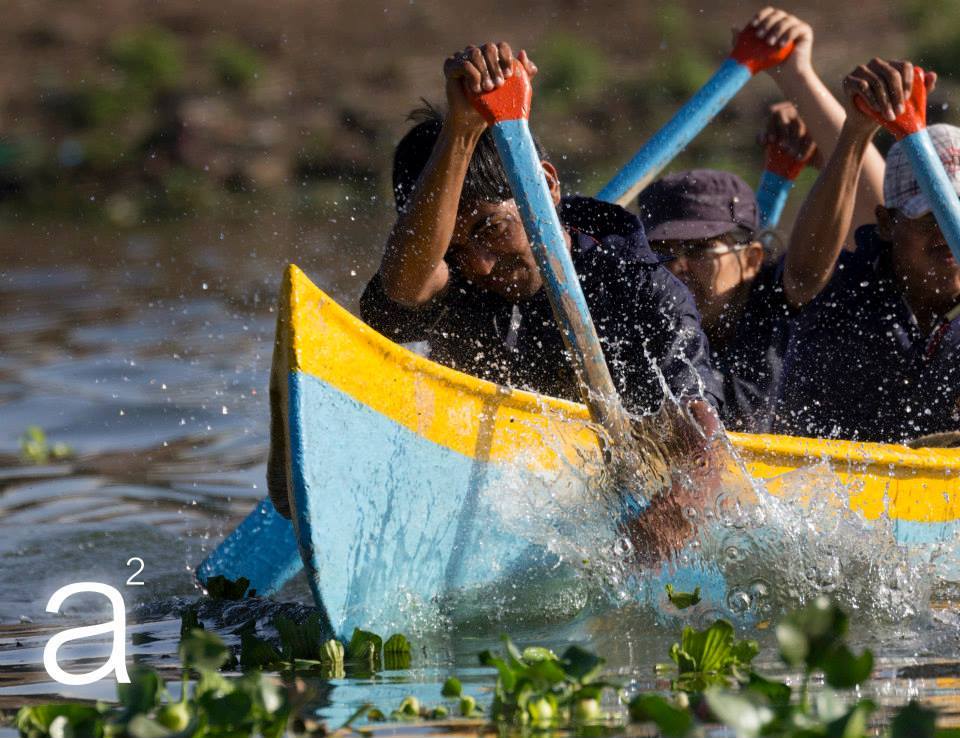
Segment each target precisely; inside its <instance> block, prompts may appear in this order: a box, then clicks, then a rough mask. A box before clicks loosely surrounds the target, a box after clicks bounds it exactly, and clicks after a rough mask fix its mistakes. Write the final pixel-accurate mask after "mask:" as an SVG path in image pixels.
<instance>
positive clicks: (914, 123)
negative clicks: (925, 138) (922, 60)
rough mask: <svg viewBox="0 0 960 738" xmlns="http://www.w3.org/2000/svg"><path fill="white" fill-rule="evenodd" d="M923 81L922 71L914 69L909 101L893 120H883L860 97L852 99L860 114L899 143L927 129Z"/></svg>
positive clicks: (925, 90) (925, 91) (925, 92)
mask: <svg viewBox="0 0 960 738" xmlns="http://www.w3.org/2000/svg"><path fill="white" fill-rule="evenodd" d="M925 79H926V74H924V71H923V70H922V69H921V68H920V67H914V68H913V89H912V90H911V91H910V99H909V100H907V102H906V104H905V105H904V107H905V108H906V109H905V110H904V111H903V112H902V113H901V114H900V115H898V116H897V117H896V119H895V120H887V119H886V118H884V117H883V115H882V114H881V113H880V112H878V111H876V110H874V109H873V108H871V107H870V106H869V105H867V101H866V100H864V99H863V98H862V97H861V96H860V95H857V96H856V98H854V102H855V103H856V105H857V107H858V108H860V110H861V112H863V113H864V114H866V115H868V116H870V117H871V118H873V119H874V120H875V121H876V122H877V123H879V124H880V125H881V126H883V127H884V128H886V129H887V130H888V131H890V133H892V134H893V135H894V136H895V137H896V139H897V140H898V141H899V140H900V139H901V138H906V137H907V136H909V135H910V134H911V133H916V132H917V131H919V130H921V129H923V128H926V127H927V85H926V84H925Z"/></svg>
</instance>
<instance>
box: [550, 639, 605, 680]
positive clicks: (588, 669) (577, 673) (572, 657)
mask: <svg viewBox="0 0 960 738" xmlns="http://www.w3.org/2000/svg"><path fill="white" fill-rule="evenodd" d="M603 664H604V660H603V659H602V658H600V657H599V656H597V655H596V654H595V653H592V652H590V651H587V650H586V649H584V648H581V647H580V646H570V648H568V649H567V650H566V651H564V652H563V658H562V659H561V660H560V665H561V666H562V667H563V670H564V671H565V672H566V674H567V676H569V677H571V678H572V679H574V680H575V681H577V682H581V683H586V682H589V681H590V680H591V679H593V678H594V677H595V676H596V675H597V674H599V673H600V669H602V668H603Z"/></svg>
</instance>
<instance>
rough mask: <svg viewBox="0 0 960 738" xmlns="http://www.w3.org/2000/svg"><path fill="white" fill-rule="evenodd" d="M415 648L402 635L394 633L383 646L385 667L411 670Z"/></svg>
mask: <svg viewBox="0 0 960 738" xmlns="http://www.w3.org/2000/svg"><path fill="white" fill-rule="evenodd" d="M412 650H413V648H412V647H411V646H410V641H408V640H407V637H406V636H405V635H403V634H402V633H394V634H393V635H392V636H390V637H389V638H388V639H387V642H386V643H384V644H383V665H384V668H386V669H409V668H410V653H411V651H412Z"/></svg>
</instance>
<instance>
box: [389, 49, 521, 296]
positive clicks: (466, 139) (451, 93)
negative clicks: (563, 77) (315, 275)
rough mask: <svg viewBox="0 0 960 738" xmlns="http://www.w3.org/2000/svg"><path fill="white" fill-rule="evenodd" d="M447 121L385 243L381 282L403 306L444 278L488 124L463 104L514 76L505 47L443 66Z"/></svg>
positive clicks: (473, 52) (468, 53) (435, 289)
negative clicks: (468, 181) (469, 172)
mask: <svg viewBox="0 0 960 738" xmlns="http://www.w3.org/2000/svg"><path fill="white" fill-rule="evenodd" d="M517 59H518V60H519V61H520V62H521V63H522V64H523V65H524V67H525V68H526V70H527V74H528V75H529V76H530V77H533V76H534V75H535V74H536V73H537V68H536V66H535V65H534V64H533V62H531V61H530V59H529V58H528V57H527V55H526V52H524V51H521V52H520V53H519V54H518V55H517ZM443 73H444V76H445V77H446V95H447V116H446V118H445V119H444V122H443V127H442V129H441V131H440V136H439V138H438V140H437V142H436V144H435V145H434V148H433V152H432V153H431V155H430V159H429V160H428V161H427V165H426V167H425V168H424V170H423V172H421V174H420V178H419V179H418V180H417V184H416V187H414V191H413V192H412V193H411V195H410V198H409V199H408V201H407V203H406V206H405V207H404V209H403V212H402V213H401V214H400V216H399V217H398V218H397V222H396V224H395V225H394V226H393V230H391V231H390V235H389V237H388V238H387V245H386V249H385V250H384V254H383V260H382V261H381V263H380V270H379V274H380V283H381V285H382V286H383V290H384V292H385V293H386V295H387V297H389V298H390V299H391V300H394V301H395V302H398V303H400V304H401V305H404V306H406V307H418V306H420V305H424V304H426V303H428V302H430V300H432V299H433V298H434V297H435V296H436V295H437V294H438V293H439V292H440V291H441V290H443V288H444V287H446V285H447V280H448V279H449V276H450V274H449V271H448V269H447V264H446V262H445V261H444V256H446V253H447V249H448V248H450V243H451V241H452V239H453V235H454V230H455V228H456V225H457V209H458V207H459V205H460V194H461V193H462V191H463V180H464V178H465V177H466V174H467V168H468V167H469V165H470V159H471V157H472V156H473V152H474V150H475V149H476V146H477V142H478V141H479V140H480V136H481V135H483V132H484V131H485V130H486V128H487V123H486V121H485V120H484V119H483V118H482V117H481V116H480V114H479V113H478V112H477V111H476V110H474V108H473V105H472V104H471V103H470V100H469V98H468V97H467V92H466V90H467V89H468V88H469V89H471V90H472V91H473V92H474V93H480V92H489V91H490V90H493V89H495V88H497V87H499V86H501V85H502V84H503V83H504V80H505V78H506V77H509V76H511V75H512V74H513V51H512V50H511V49H510V45H509V44H506V43H503V42H501V43H499V44H494V43H487V44H484V45H483V46H479V47H478V46H468V47H467V48H466V49H464V50H463V51H461V52H459V53H457V54H454V55H453V56H451V57H449V58H448V59H447V60H446V62H445V63H444V65H443Z"/></svg>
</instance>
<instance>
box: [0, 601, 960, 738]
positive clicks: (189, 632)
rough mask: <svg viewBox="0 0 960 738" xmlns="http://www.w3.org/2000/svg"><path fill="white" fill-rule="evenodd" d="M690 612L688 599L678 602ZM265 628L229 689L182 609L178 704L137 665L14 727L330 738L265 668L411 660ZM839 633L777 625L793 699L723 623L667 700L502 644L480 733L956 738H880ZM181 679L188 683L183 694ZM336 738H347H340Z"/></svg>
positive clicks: (924, 727)
mask: <svg viewBox="0 0 960 738" xmlns="http://www.w3.org/2000/svg"><path fill="white" fill-rule="evenodd" d="M674 594H677V595H679V594H685V593H674ZM686 601H687V600H686V599H685V598H684V599H682V600H681V603H684V602H686ZM275 625H276V626H277V630H278V632H279V633H280V636H281V648H280V650H277V649H276V648H275V647H274V646H273V645H271V644H270V643H269V642H267V641H265V640H262V639H260V638H258V637H257V636H256V634H255V633H254V631H253V629H252V628H245V629H244V630H243V631H242V632H241V649H240V664H241V666H243V667H244V668H247V667H251V670H250V671H249V672H248V673H246V674H244V675H243V676H241V677H226V676H224V675H222V674H221V673H220V669H221V668H223V667H224V666H225V665H227V664H229V663H230V662H231V654H230V651H229V649H228V648H227V647H226V646H225V645H224V644H223V641H222V640H221V639H220V638H219V637H218V636H216V635H215V634H212V633H208V632H206V631H204V630H203V629H202V624H200V622H199V619H198V618H197V614H196V610H189V611H187V613H185V615H184V628H183V634H182V637H181V643H180V649H179V654H180V659H181V662H182V664H183V667H184V671H183V682H182V683H183V686H182V689H181V694H180V697H179V698H178V699H174V698H173V697H172V696H171V695H170V693H169V692H168V691H167V689H166V687H165V686H164V684H163V682H162V680H161V679H160V677H159V676H158V675H157V673H156V672H155V671H153V670H151V669H148V668H145V667H142V666H139V667H136V668H135V669H133V670H132V671H131V682H130V684H124V685H120V686H119V688H118V691H117V700H118V704H117V705H115V706H114V705H105V704H103V703H97V704H76V703H72V704H71V703H68V704H50V705H35V706H30V707H24V708H21V710H20V711H19V712H18V714H17V717H16V725H17V728H18V729H19V730H20V733H21V735H23V736H26V737H27V738H47V737H48V736H49V737H50V738H63V737H64V736H72V737H73V738H121V737H122V736H130V737H131V738H188V737H189V738H226V736H237V737H239V736H247V735H261V736H264V738H280V736H281V735H283V734H284V733H285V732H287V733H290V734H292V735H301V734H312V735H320V734H326V727H325V726H323V725H322V724H319V723H317V722H316V721H315V720H314V719H312V718H308V717H300V716H298V715H297V714H296V711H297V696H298V694H299V691H298V689H297V688H294V689H292V690H291V689H285V688H284V687H283V686H282V685H281V684H280V683H279V682H278V681H276V680H275V679H272V678H270V677H268V676H266V675H264V674H263V672H262V671H261V669H262V668H263V667H264V666H271V667H274V668H277V669H278V670H288V669H290V668H292V669H293V670H297V669H301V668H308V667H310V666H311V665H316V664H326V665H327V666H328V667H329V666H330V665H337V664H339V665H340V667H341V668H342V666H343V664H344V663H349V662H350V660H351V659H352V660H354V663H357V662H359V663H361V664H363V665H364V667H365V668H372V667H373V666H374V665H375V664H376V663H379V661H380V659H381V658H382V659H383V660H384V661H388V658H389V657H388V654H393V655H403V656H405V657H406V658H409V655H410V652H411V650H412V649H411V648H410V643H409V641H408V640H407V639H406V638H405V637H404V636H402V635H400V634H396V635H394V636H391V637H390V638H389V639H387V641H386V644H385V645H384V643H383V640H382V639H381V638H380V637H379V636H377V635H376V634H375V633H372V632H370V631H364V630H360V629H357V630H356V631H355V632H354V634H353V637H352V638H351V639H350V643H349V644H347V645H346V646H344V644H343V643H342V642H340V641H337V640H329V639H328V640H326V641H323V629H322V627H321V624H320V620H319V616H314V617H313V618H310V619H308V620H307V621H306V622H304V623H302V624H296V623H293V622H292V621H290V620H288V619H281V618H278V619H277V621H276V622H275ZM848 625H849V622H848V619H847V616H846V614H845V613H844V612H842V611H841V610H840V609H839V608H838V607H837V606H836V605H835V604H834V603H832V602H830V601H829V600H828V599H826V598H822V597H821V598H818V599H817V600H815V601H813V602H811V603H810V604H809V605H807V606H806V607H804V608H802V609H800V610H798V611H796V612H793V613H791V614H790V615H788V616H787V617H785V618H784V619H783V620H782V621H781V622H780V624H779V625H778V626H777V628H776V636H777V643H778V647H779V654H780V658H781V660H782V661H783V663H784V664H785V665H786V666H788V667H790V668H793V669H799V670H800V671H801V673H802V674H803V681H802V684H801V686H800V688H799V690H798V691H796V692H795V691H794V689H793V688H792V687H791V686H790V685H788V684H787V683H786V682H783V681H778V680H774V679H770V678H768V677H766V676H763V675H761V674H759V673H758V672H757V671H756V670H754V669H753V666H752V660H753V658H754V657H755V656H756V655H757V652H758V650H759V649H758V647H757V644H756V643H755V642H753V641H749V640H743V641H738V640H736V638H735V637H734V632H733V627H732V626H731V625H730V624H729V623H727V622H726V621H723V620H718V621H716V622H715V623H713V624H712V625H711V626H710V627H708V628H706V629H704V630H702V631H697V630H694V629H693V628H689V627H687V628H684V630H683V632H682V633H681V637H680V641H679V642H677V643H674V644H673V646H672V647H671V648H670V657H671V659H672V661H673V666H672V667H670V668H671V669H675V670H676V672H677V678H676V679H674V680H672V681H671V686H670V694H664V693H659V692H647V693H641V694H637V695H633V696H632V698H631V699H629V701H628V700H627V699H626V695H625V692H624V688H623V686H622V685H620V684H618V683H616V682H613V681H608V680H606V679H603V678H602V669H603V664H604V662H603V659H601V658H600V657H599V656H597V655H596V654H594V653H591V652H590V651H588V650H586V649H584V648H581V647H579V646H571V647H570V648H568V649H567V650H566V651H564V653H563V655H562V656H557V655H556V654H555V653H554V652H553V651H551V650H549V649H546V648H542V647H536V646H534V647H529V648H526V649H523V650H522V651H521V650H520V649H519V648H517V646H516V645H515V644H514V643H513V642H512V641H511V640H510V639H509V638H508V637H506V636H504V637H503V644H504V645H503V650H502V652H497V653H495V652H492V651H484V652H483V653H481V654H480V656H479V658H480V663H481V664H483V665H485V666H489V667H491V668H492V669H494V670H495V671H496V682H495V684H494V690H493V692H494V697H493V702H492V705H491V708H490V712H489V720H490V721H491V722H492V723H494V724H496V726H497V727H498V729H499V731H500V733H501V734H507V733H510V732H513V731H518V732H520V733H522V734H526V733H528V732H529V731H543V730H556V729H564V730H573V731H575V732H577V733H578V734H589V735H605V734H610V733H612V732H622V731H623V730H624V727H625V725H624V716H623V715H622V713H621V712H619V711H617V710H607V711H605V710H604V709H603V707H602V705H603V700H602V698H603V697H604V696H605V695H608V696H611V697H613V696H615V697H617V698H618V699H619V701H620V702H621V704H622V703H624V702H626V703H627V707H628V710H627V714H628V716H629V719H630V721H631V722H634V723H650V724H652V725H653V726H655V728H656V730H657V731H658V732H659V734H660V735H663V736H668V737H669V738H693V737H695V736H703V735H705V734H706V731H707V729H708V728H710V727H712V726H716V725H723V726H726V727H727V728H730V729H732V731H733V733H734V735H736V736H737V737H738V738H753V737H754V736H761V735H763V736H780V737H781V738H817V737H818V736H820V737H822V738H833V737H836V738H865V736H866V735H867V734H868V732H869V734H870V735H878V734H882V735H886V736H888V738H908V737H909V738H960V730H957V729H937V727H936V718H937V713H936V712H935V711H934V710H931V709H927V708H925V707H923V706H921V705H919V704H918V703H916V702H913V701H911V702H910V703H908V704H907V705H905V706H904V707H903V708H901V709H900V710H899V711H897V712H896V713H895V714H894V716H893V718H892V720H891V722H890V724H889V727H888V728H887V729H886V731H885V732H883V733H878V732H877V730H876V728H875V727H872V726H870V725H869V721H870V719H871V716H872V715H873V713H874V711H875V709H876V706H875V705H874V704H873V702H871V701H870V700H867V699H851V698H849V697H845V696H844V695H843V694H842V692H843V691H844V690H848V689H851V688H852V687H854V686H856V685H858V684H861V683H863V682H865V681H866V680H867V679H868V678H869V677H870V673H871V670H872V667H873V656H872V654H871V653H870V652H869V651H864V652H863V653H861V654H860V655H856V654H854V653H853V652H852V651H851V650H850V648H849V646H848V645H847V644H846V642H845V636H846V633H847V629H848ZM281 652H282V654H281ZM298 655H305V656H318V657H319V658H316V659H314V658H309V657H308V658H298ZM191 674H193V675H194V676H195V677H196V679H195V682H194V684H193V688H192V689H191V682H190V675H191ZM816 674H822V675H823V678H824V682H825V685H826V686H825V688H823V689H821V690H819V691H818V692H817V693H816V694H815V695H814V696H812V697H811V695H810V694H809V692H808V684H809V682H810V680H811V678H812V677H813V676H814V675H816ZM341 675H342V674H341ZM297 684H299V681H298V680H296V679H295V680H294V685H297ZM442 696H443V698H444V699H447V700H458V701H459V704H458V708H459V714H460V716H461V717H462V718H465V719H470V720H473V721H474V722H472V723H469V725H472V726H478V725H479V723H477V722H476V719H477V718H482V717H483V712H482V711H481V710H480V709H479V708H478V706H477V704H476V700H475V699H474V698H473V697H472V696H470V695H465V694H464V693H463V685H462V684H461V683H460V681H459V680H458V679H457V678H455V677H451V678H449V679H447V680H446V682H445V683H444V684H443V688H442ZM450 715H451V708H450V707H449V706H448V704H439V705H435V706H432V707H431V706H428V705H425V704H423V703H421V701H420V700H419V699H417V698H416V697H414V696H412V695H411V696H407V697H405V698H404V699H403V700H402V701H401V702H400V704H399V705H398V706H397V707H396V709H394V710H392V711H390V712H389V714H387V713H385V712H384V711H383V710H382V709H380V708H377V707H373V706H372V705H370V704H364V705H361V706H360V707H359V708H358V709H357V710H356V711H355V712H354V714H353V715H351V716H350V718H349V719H348V721H347V722H346V723H345V724H344V726H342V727H343V728H346V727H348V726H350V725H351V724H352V723H353V722H355V721H356V720H358V719H360V718H362V717H365V718H366V719H367V720H369V721H371V722H377V721H385V720H388V719H389V720H393V721H399V722H410V721H418V720H443V719H447V718H449V717H450ZM361 730H363V731H364V732H366V731H365V729H361ZM343 733H344V735H346V731H345V730H344V731H343Z"/></svg>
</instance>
